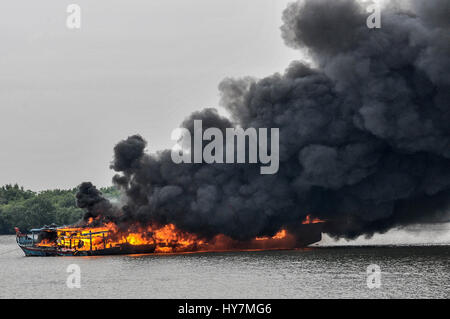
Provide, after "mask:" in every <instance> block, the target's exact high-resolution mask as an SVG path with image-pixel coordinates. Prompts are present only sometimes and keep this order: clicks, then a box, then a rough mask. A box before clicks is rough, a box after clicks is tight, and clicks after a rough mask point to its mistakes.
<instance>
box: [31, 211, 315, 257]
mask: <svg viewBox="0 0 450 319" xmlns="http://www.w3.org/2000/svg"><path fill="white" fill-rule="evenodd" d="M94 222H95V221H94V220H93V219H90V220H89V221H88V223H87V224H86V225H84V226H80V227H64V228H58V229H57V230H56V234H57V236H56V238H54V239H48V238H45V239H42V240H41V241H40V242H39V243H38V244H37V246H40V247H58V248H61V249H67V250H77V251H95V250H102V249H108V248H115V247H119V246H121V245H124V244H125V245H131V246H146V245H148V246H154V248H155V250H154V251H155V253H180V252H194V251H196V252H198V251H226V250H235V249H240V250H242V249H245V250H262V249H283V248H295V237H294V236H292V235H291V234H290V233H289V232H288V231H287V230H286V229H281V230H280V231H279V232H278V233H276V234H275V235H274V236H272V237H256V238H255V239H253V240H251V241H237V240H233V239H231V238H230V237H227V236H225V235H216V236H215V237H213V238H212V239H209V240H208V239H205V238H201V237H199V236H198V235H195V234H191V233H188V232H185V231H182V230H180V229H178V228H177V227H176V226H175V225H173V224H167V225H163V226H141V225H139V224H132V225H129V226H128V228H127V229H125V230H124V229H121V228H119V227H118V226H117V225H116V224H115V223H112V222H108V223H104V224H102V225H101V226H93V224H94ZM321 222H323V221H322V220H320V219H317V218H312V217H311V216H309V215H308V216H307V217H306V219H305V220H304V221H303V222H302V224H316V223H321Z"/></svg>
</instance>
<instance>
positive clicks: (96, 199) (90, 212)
mask: <svg viewBox="0 0 450 319" xmlns="http://www.w3.org/2000/svg"><path fill="white" fill-rule="evenodd" d="M76 199H77V206H78V207H80V208H83V209H84V210H85V211H86V213H85V215H84V218H83V220H85V221H87V220H89V218H98V217H100V218H102V217H105V216H106V217H108V218H112V216H113V215H114V211H115V209H114V208H113V206H112V205H111V203H110V202H109V201H108V200H107V199H106V198H104V197H103V196H102V193H101V192H100V191H99V190H98V189H97V188H96V187H95V186H94V185H92V183H90V182H85V183H82V184H81V185H80V186H78V193H77V195H76ZM105 213H106V214H105Z"/></svg>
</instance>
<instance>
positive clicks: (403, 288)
mask: <svg viewBox="0 0 450 319" xmlns="http://www.w3.org/2000/svg"><path fill="white" fill-rule="evenodd" d="M74 263H76V264H78V265H79V266H80V267H81V288H80V289H69V288H67V286H66V279H67V276H68V275H69V274H68V273H67V272H66V269H67V266H68V265H70V264H74ZM370 264H378V265H379V266H380V267H381V270H382V277H381V280H382V286H381V288H380V289H372V290H371V289H368V288H367V284H366V276H367V275H366V268H367V266H368V265H370ZM449 272H450V246H428V247H425V246H422V247H420V246H417V247H377V248H374V247H330V248H311V249H307V250H296V251H270V252H231V253H200V254H184V255H166V256H161V255H145V256H111V257H40V258H39V257H37V258H26V257H24V256H23V253H22V251H21V250H20V249H19V248H18V247H17V246H16V243H15V238H14V236H0V298H37V297H39V298H341V297H342V298H357V297H363V298H415V297H420V298H449V297H450V273H449Z"/></svg>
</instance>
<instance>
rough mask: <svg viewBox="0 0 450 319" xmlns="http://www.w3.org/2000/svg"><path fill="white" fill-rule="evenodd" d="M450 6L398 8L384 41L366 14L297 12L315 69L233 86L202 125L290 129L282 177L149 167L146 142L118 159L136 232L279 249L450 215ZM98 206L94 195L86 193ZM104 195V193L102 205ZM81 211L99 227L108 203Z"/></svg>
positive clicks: (290, 22) (291, 42)
mask: <svg viewBox="0 0 450 319" xmlns="http://www.w3.org/2000/svg"><path fill="white" fill-rule="evenodd" d="M449 6H450V2H449V1H448V0H428V1H418V0H417V1H415V0H414V1H413V0H411V1H401V2H391V3H390V4H389V5H387V6H386V7H384V8H383V9H382V12H381V13H382V15H381V17H382V27H381V29H369V28H368V27H367V25H366V20H367V18H368V16H369V15H370V13H367V12H366V7H365V6H364V5H362V4H361V3H360V2H358V1H356V0H328V1H327V0H309V1H299V2H297V3H293V4H291V5H289V7H288V8H287V9H286V10H285V12H284V14H283V21H284V24H283V26H282V28H281V30H282V36H283V39H284V40H285V42H286V44H287V45H288V46H290V47H293V48H299V49H302V50H306V51H307V52H308V53H309V54H310V56H311V57H312V59H313V62H314V63H313V65H308V64H307V63H304V62H301V61H296V62H292V63H291V65H290V66H289V67H288V68H287V70H286V71H285V72H284V74H274V75H272V76H269V77H267V78H264V79H261V80H255V79H251V78H244V79H237V80H236V79H226V80H224V81H223V82H222V83H221V84H220V86H219V88H220V91H221V96H222V98H221V105H222V106H223V107H224V108H226V109H227V110H228V111H229V113H230V114H231V120H230V119H227V118H224V117H222V116H220V115H219V114H218V113H217V111H215V110H214V109H206V110H203V111H200V112H196V113H194V114H192V115H191V116H190V117H189V118H187V119H186V120H185V121H184V123H183V125H182V126H183V127H186V128H188V129H190V130H192V125H193V124H192V123H193V120H195V119H198V120H203V126H204V127H203V128H204V129H206V128H208V127H218V128H226V127H232V126H240V127H242V128H244V129H245V128H249V127H255V128H274V127H275V128H279V129H280V169H279V172H278V174H275V175H260V173H259V165H244V164H236V165H230V164H226V165H225V164H213V165H208V164H178V165H177V164H174V163H173V162H172V160H171V156H170V151H169V150H165V151H161V152H159V153H157V154H146V153H145V152H144V149H145V147H146V142H145V141H144V140H143V139H142V137H140V136H137V135H136V136H132V137H129V138H128V139H126V140H124V141H121V142H120V143H119V144H118V145H117V146H116V147H115V149H114V152H115V153H114V155H115V159H114V162H113V163H112V166H111V167H112V169H114V170H115V171H117V172H118V175H116V177H114V182H115V184H116V185H118V186H119V187H120V189H122V190H123V191H124V193H125V194H126V198H127V203H126V206H125V207H124V208H123V216H122V219H123V220H133V221H139V222H143V223H146V222H158V223H162V224H166V223H174V224H175V225H176V226H178V227H179V228H181V229H183V230H186V231H190V232H194V233H197V234H201V235H204V236H212V235H215V234H219V233H222V234H225V235H228V236H231V237H232V238H234V239H240V240H246V239H250V238H254V237H255V236H270V235H274V234H275V233H276V232H277V231H278V230H280V229H281V228H286V227H287V228H290V227H291V226H293V225H296V224H298V223H299V222H300V221H301V220H303V219H304V218H305V216H306V215H308V214H311V215H313V216H315V217H318V218H321V219H325V220H327V221H328V222H327V224H326V231H327V232H328V233H329V234H331V235H333V236H345V237H348V238H352V237H355V236H358V235H361V234H366V235H369V236H370V235H371V234H373V233H374V232H384V231H387V230H388V229H390V228H392V227H395V226H403V225H408V224H412V223H426V222H435V221H442V220H445V219H446V218H448V210H449V207H450V10H449ZM87 193H88V194H89V192H87ZM94 193H95V192H94ZM93 195H94V196H92V197H91V196H86V197H82V198H79V203H83V204H82V205H83V206H85V207H87V208H88V209H89V213H90V214H91V215H95V214H96V212H97V207H98V205H100V206H102V205H103V202H102V201H101V200H100V201H98V200H96V199H95V198H96V196H95V194H93Z"/></svg>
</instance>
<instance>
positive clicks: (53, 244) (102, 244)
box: [15, 225, 156, 257]
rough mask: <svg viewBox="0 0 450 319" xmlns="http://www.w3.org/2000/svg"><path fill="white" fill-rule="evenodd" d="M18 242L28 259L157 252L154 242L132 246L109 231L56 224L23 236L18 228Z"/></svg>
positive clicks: (16, 229)
mask: <svg viewBox="0 0 450 319" xmlns="http://www.w3.org/2000/svg"><path fill="white" fill-rule="evenodd" d="M15 231H16V242H17V244H18V245H19V247H20V248H21V249H22V250H23V252H24V253H25V256H41V257H44V256H102V255H126V254H147V253H153V252H154V251H155V248H156V245H155V244H154V243H145V244H131V243H128V242H126V241H125V242H123V241H119V242H118V241H111V240H109V238H110V236H111V232H110V230H108V229H101V230H96V231H92V230H91V229H87V230H84V229H83V228H66V227H57V226H56V225H50V226H44V227H42V228H36V229H31V230H30V234H23V233H21V232H20V230H19V228H17V227H15Z"/></svg>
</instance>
